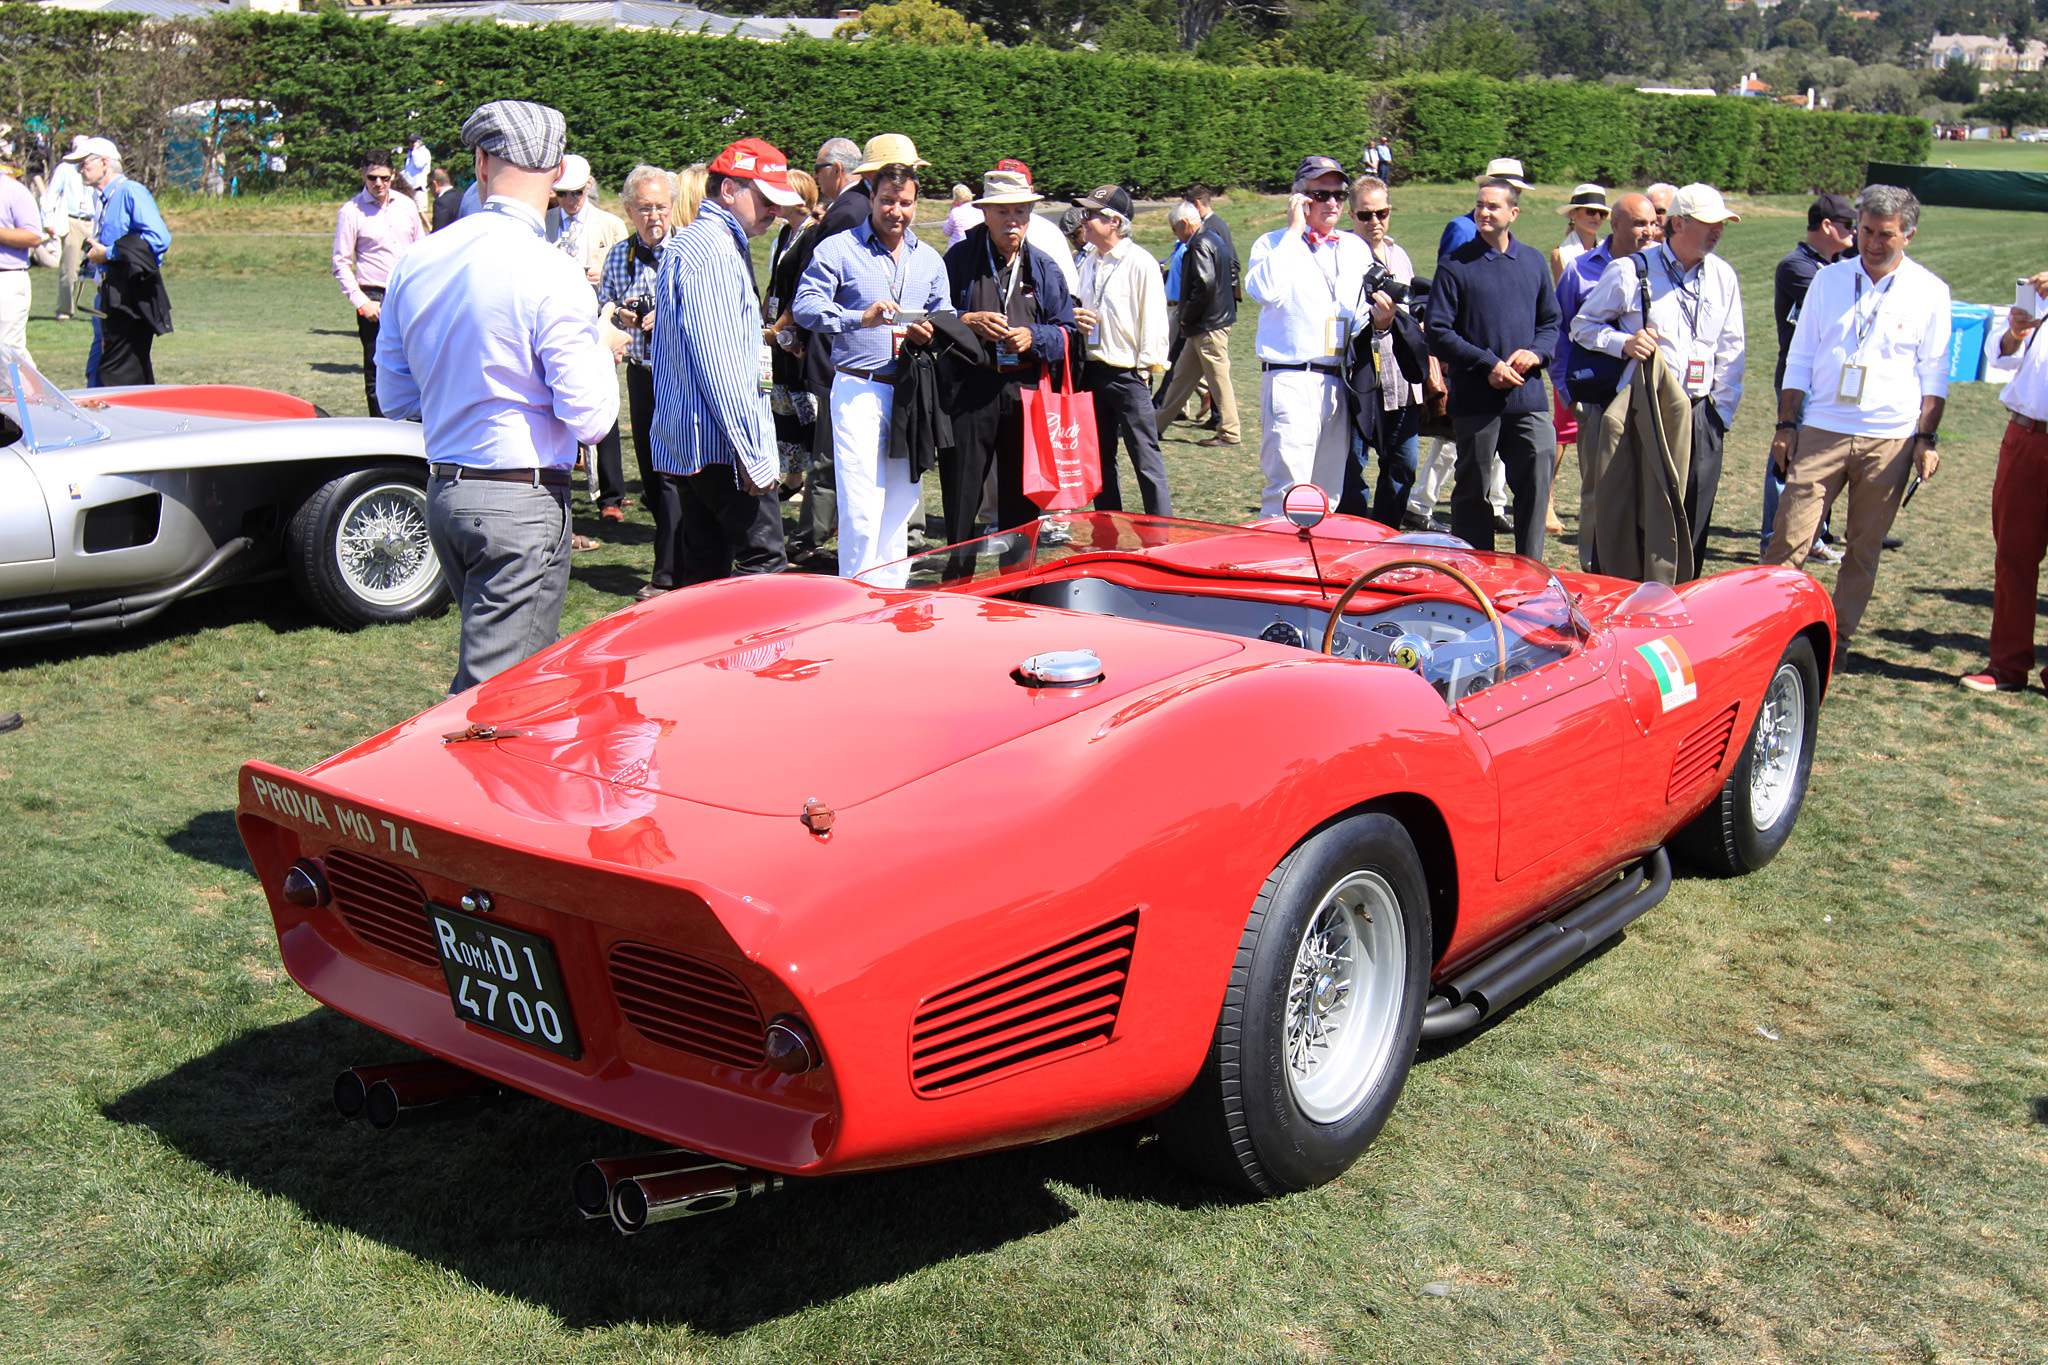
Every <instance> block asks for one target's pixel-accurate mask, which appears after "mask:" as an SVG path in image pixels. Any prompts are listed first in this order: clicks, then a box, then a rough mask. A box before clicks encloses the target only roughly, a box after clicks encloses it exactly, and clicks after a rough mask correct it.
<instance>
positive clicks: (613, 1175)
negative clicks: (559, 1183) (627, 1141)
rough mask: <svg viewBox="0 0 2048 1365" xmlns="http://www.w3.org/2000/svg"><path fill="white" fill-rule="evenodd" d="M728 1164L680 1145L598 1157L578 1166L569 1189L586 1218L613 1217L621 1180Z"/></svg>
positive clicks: (580, 1211) (577, 1207)
mask: <svg viewBox="0 0 2048 1365" xmlns="http://www.w3.org/2000/svg"><path fill="white" fill-rule="evenodd" d="M724 1165H725V1163H724V1162H722V1161H720V1160H718V1158H716V1157H709V1156H705V1155H704V1154H703V1153H702V1152H686V1151H684V1150H683V1149H682V1148H680V1147H670V1148H667V1149H666V1150H664V1151H659V1152H649V1153H647V1154H646V1155H645V1156H607V1157H596V1158H593V1159H592V1160H589V1161H586V1162H584V1163H583V1164H582V1165H581V1166H578V1167H577V1168H576V1174H575V1175H574V1176H572V1177H570V1180H569V1192H570V1194H571V1196H572V1197H573V1198H574V1199H575V1200H576V1209H577V1212H579V1213H581V1214H582V1215H583V1216H584V1217H585V1218H609V1217H611V1216H612V1190H613V1189H614V1188H615V1187H616V1186H617V1185H618V1183H619V1182H620V1181H621V1180H627V1179H634V1178H638V1177H641V1176H656V1175H673V1174H675V1173H677V1172H679V1171H701V1170H703V1169H705V1168H706V1167H714V1166H724Z"/></svg>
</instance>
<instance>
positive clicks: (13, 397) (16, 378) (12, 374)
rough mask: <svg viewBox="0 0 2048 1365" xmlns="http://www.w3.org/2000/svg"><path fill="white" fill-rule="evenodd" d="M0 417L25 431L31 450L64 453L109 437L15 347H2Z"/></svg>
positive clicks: (24, 434)
mask: <svg viewBox="0 0 2048 1365" xmlns="http://www.w3.org/2000/svg"><path fill="white" fill-rule="evenodd" d="M0 416H5V417H6V418H7V419H8V420H9V421H11V422H13V423H14V424H15V425H16V426H19V427H20V428H21V443H22V444H23V445H25V446H27V447H28V448H29V449H30V450H62V449H63V448H64V447H66V446H75V445H83V444H85V443H86V442H88V441H104V440H105V439H106V438H107V430H106V428H105V427H103V426H101V425H100V424H99V423H98V422H95V421H93V420H92V418H90V417H88V416H86V414H85V413H84V412H83V411H81V410H80V409H79V407H78V405H77V404H76V403H73V402H72V401H71V400H70V399H69V398H68V397H66V396H65V394H64V391H63V390H62V389H59V388H58V387H57V386H56V385H55V384H52V383H51V382H50V381H49V380H47V379H45V378H44V377H43V374H42V371H40V370H38V369H37V368H36V367H35V362H34V361H32V360H30V359H29V358H28V356H27V355H25V354H24V353H23V352H21V351H19V350H17V349H16V348H14V347H12V346H0Z"/></svg>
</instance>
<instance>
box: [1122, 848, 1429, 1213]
mask: <svg viewBox="0 0 2048 1365" xmlns="http://www.w3.org/2000/svg"><path fill="white" fill-rule="evenodd" d="M1339 946H1341V947H1342V948H1343V949H1344V950H1346V951H1348V952H1349V954H1350V957H1349V959H1348V961H1347V960H1346V959H1344V958H1341V957H1333V956H1331V955H1330V951H1329V950H1330V949H1332V948H1333V947H1339ZM1432 959H1433V952H1432V947H1431V942H1430V915H1429V898H1428V891H1427V882H1426V880H1425V878H1424V876H1423V870H1422V860H1421V858H1419V857H1418V856H1416V852H1415V844H1414V842H1413V841H1412V840H1411V839H1410V838H1409V837H1408V832H1407V830H1405V829H1404V828H1402V826H1401V823H1400V821H1398V820H1396V819H1394V818H1393V817H1392V816H1390V815H1386V814H1381V813H1367V814H1363V815H1355V816H1351V817H1349V818H1347V819H1344V820H1340V821H1338V822H1337V823H1336V824H1333V825H1330V826H1328V827H1327V828H1325V829H1322V830H1320V831H1318V832H1317V833H1315V834H1314V835H1312V836H1310V837H1309V838H1308V839H1306V840H1304V841H1303V842H1302V843H1301V844H1299V845H1297V846H1296V847H1295V848H1294V849H1293V850H1292V851H1291V852H1290V853H1288V855H1287V856H1286V857H1285V858H1283V859H1281V860H1280V865H1279V866H1278V867H1276V868H1274V869H1273V873H1272V875H1271V876H1269V877H1268V878H1267V879H1266V883H1265V885H1264V886H1263V887H1261V888H1260V890H1259V894H1258V897H1257V899H1256V900H1254V901H1253V903H1252V908H1251V913H1250V915H1249V916H1248V918H1247V919H1246V922H1245V928H1244V935H1243V937H1242V938H1241V939H1240V940H1239V942H1238V949H1237V958H1236V960H1235V961H1234V962H1233V963H1232V965H1231V971H1230V980H1229V984H1228V986H1227V987H1226V989H1225V991H1224V994H1223V1009H1222V1012H1221V1014H1220V1016H1219V1017H1218V1019H1217V1022H1216V1035H1215V1038H1214V1039H1213V1041H1212V1042H1211V1043H1210V1047H1209V1055H1208V1057H1207V1059H1206V1060H1205V1061H1204V1062H1203V1064H1202V1070H1201V1072H1200V1073H1199V1074H1198V1075H1197V1077H1196V1078H1195V1083H1194V1084H1193V1085H1192V1086H1191V1087H1190V1088H1189V1089H1188V1092H1187V1094H1186V1095H1184V1096H1182V1097H1181V1098H1180V1099H1179V1100H1178V1101H1177V1102H1175V1104H1174V1105H1173V1106H1172V1107H1171V1108H1170V1109H1168V1110H1167V1111H1166V1112H1165V1113H1163V1114H1161V1115H1160V1116H1159V1120H1158V1127H1159V1132H1160V1136H1161V1138H1162V1139H1163V1140H1164V1141H1165V1142H1166V1144H1167V1146H1168V1149H1169V1150H1170V1151H1171V1152H1172V1153H1173V1154H1174V1156H1175V1157H1176V1159H1178V1160H1179V1161H1180V1162H1181V1163H1182V1164H1183V1165H1185V1166H1187V1167H1189V1168H1190V1169H1192V1170H1194V1171H1195V1172H1197V1173H1198V1174H1200V1175H1203V1176H1206V1177H1208V1178H1209V1179H1211V1180H1214V1181H1217V1182H1218V1183H1220V1184H1223V1185H1226V1186H1229V1187H1231V1188H1232V1189H1234V1190H1237V1191H1238V1192H1240V1193H1243V1194H1248V1195H1276V1194H1285V1193H1287V1192H1289V1191H1292V1190H1305V1189H1310V1188H1312V1187H1314V1186H1317V1185H1321V1184H1323V1183H1325V1182H1327V1181H1330V1180H1334V1179H1335V1178H1336V1177H1338V1176H1340V1175H1342V1174H1343V1173H1344V1172H1345V1171H1346V1170H1348V1169H1350V1167H1351V1165H1352V1163H1354V1162H1355V1161H1357V1160H1358V1158H1359V1157H1360V1156H1361V1155H1362V1154H1363V1153H1364V1151H1365V1149H1366V1148H1367V1147H1369V1146H1370V1145H1372V1140H1373V1139H1374V1138H1376V1137H1378V1136H1379V1132H1380V1129H1381V1128H1382V1127H1383V1126H1384V1125H1385V1124H1386V1121H1387V1117H1388V1115H1390V1114H1391V1113H1392V1112H1393V1109H1394V1104H1395V1102H1396V1101H1397V1100H1399V1099H1400V1098H1401V1089H1402V1087H1403V1086H1404V1085H1405V1084H1406V1083H1407V1080H1408V1069H1409V1067H1410V1066H1412V1065H1413V1064H1414V1061H1415V1046H1416V1042H1417V1040H1418V1039H1419V1038H1420V1037H1421V1034H1422V1010H1423V1006H1424V1004H1425V1003H1426V1002H1427V999H1428V996H1429V968H1430V962H1431V961H1432ZM1318 1039H1320V1040H1321V1041H1320V1042H1318Z"/></svg>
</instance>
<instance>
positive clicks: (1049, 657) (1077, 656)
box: [1011, 649, 1102, 687]
mask: <svg viewBox="0 0 2048 1365" xmlns="http://www.w3.org/2000/svg"><path fill="white" fill-rule="evenodd" d="M1011 676H1012V677H1014V678H1015V679H1016V680H1017V681H1018V682H1019V683H1020V684H1022V685H1023V686H1025V687H1088V686H1091V685H1092V684H1095V683H1099V682H1101V681H1102V660H1101V659H1098V658H1097V657H1095V651H1094V650H1092V649H1058V650H1054V651H1052V652H1051V653H1049V654H1034V655H1032V656H1031V657H1030V658H1028V659H1026V660H1025V661H1024V662H1023V663H1021V664H1018V665H1017V668H1016V671H1015V672H1013V673H1012V674H1011Z"/></svg>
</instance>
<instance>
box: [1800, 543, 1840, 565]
mask: <svg viewBox="0 0 2048 1365" xmlns="http://www.w3.org/2000/svg"><path fill="white" fill-rule="evenodd" d="M1808 558H1810V559H1818V560H1819V561H1820V562H1821V563H1823V564H1839V563H1841V562H1842V552H1841V551H1840V550H1839V549H1837V548H1836V547H1835V546H1833V545H1830V544H1829V543H1828V542H1827V541H1825V540H1816V541H1815V542H1813V553H1812V554H1811V555H1809V556H1808Z"/></svg>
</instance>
